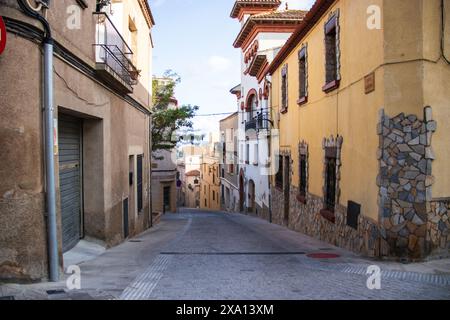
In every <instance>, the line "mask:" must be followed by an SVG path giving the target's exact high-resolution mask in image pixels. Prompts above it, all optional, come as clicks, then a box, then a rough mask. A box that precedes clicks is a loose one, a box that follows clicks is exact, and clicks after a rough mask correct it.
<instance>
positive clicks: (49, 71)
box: [18, 0, 59, 282]
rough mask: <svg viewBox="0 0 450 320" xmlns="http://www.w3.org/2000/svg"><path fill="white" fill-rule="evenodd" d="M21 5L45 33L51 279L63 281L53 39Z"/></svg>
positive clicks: (21, 2) (46, 26)
mask: <svg viewBox="0 0 450 320" xmlns="http://www.w3.org/2000/svg"><path fill="white" fill-rule="evenodd" d="M18 3H19V7H20V8H21V9H22V11H23V12H24V13H25V14H26V15H27V16H29V17H32V18H34V19H36V20H38V21H39V22H41V23H42V26H43V28H44V32H45V36H44V40H43V43H42V45H43V48H44V60H43V62H44V101H43V102H44V118H45V129H44V140H45V164H46V168H45V169H46V170H45V182H46V191H47V192H46V200H47V237H48V259H49V279H50V281H52V282H58V281H59V255H58V235H57V223H56V185H55V159H54V141H53V139H54V137H53V38H52V34H51V29H50V25H49V23H48V21H47V20H46V19H45V18H44V17H43V16H41V15H40V14H38V13H37V12H36V11H34V10H32V9H31V8H30V7H29V4H28V2H27V1H26V0H18Z"/></svg>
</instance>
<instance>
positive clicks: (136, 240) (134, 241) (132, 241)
mask: <svg viewBox="0 0 450 320" xmlns="http://www.w3.org/2000/svg"><path fill="white" fill-rule="evenodd" d="M128 242H142V240H128Z"/></svg>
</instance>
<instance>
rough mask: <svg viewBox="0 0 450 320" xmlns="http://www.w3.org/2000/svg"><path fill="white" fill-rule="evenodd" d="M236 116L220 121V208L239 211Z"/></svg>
mask: <svg viewBox="0 0 450 320" xmlns="http://www.w3.org/2000/svg"><path fill="white" fill-rule="evenodd" d="M239 87H240V86H239ZM238 117H239V115H238V113H237V112H235V113H233V114H232V115H230V116H228V117H226V118H225V119H222V120H221V121H220V134H221V144H222V160H221V162H220V184H221V187H220V198H221V208H222V209H223V210H225V211H230V212H237V211H239V186H238V175H239V167H238V143H237V131H238Z"/></svg>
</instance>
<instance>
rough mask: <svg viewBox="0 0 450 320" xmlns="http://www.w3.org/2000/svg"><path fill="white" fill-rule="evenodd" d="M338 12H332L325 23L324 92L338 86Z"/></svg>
mask: <svg viewBox="0 0 450 320" xmlns="http://www.w3.org/2000/svg"><path fill="white" fill-rule="evenodd" d="M338 20H339V12H336V13H334V14H333V15H332V16H331V17H330V19H329V20H328V22H327V23H326V24H325V86H324V87H323V88H322V90H323V91H325V92H327V93H328V92H330V91H333V90H334V89H336V88H338V87H339V81H340V74H339V69H340V68H339V67H340V65H339V55H340V52H339V23H338Z"/></svg>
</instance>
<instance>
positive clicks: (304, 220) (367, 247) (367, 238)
mask: <svg viewBox="0 0 450 320" xmlns="http://www.w3.org/2000/svg"><path fill="white" fill-rule="evenodd" d="M297 195H298V188H297V187H294V186H291V195H290V211H289V223H288V226H287V227H289V228H290V229H292V230H294V231H297V232H301V233H303V234H306V235H309V236H311V237H314V238H317V239H320V240H322V241H325V242H328V243H330V244H333V245H336V246H339V247H341V248H345V249H348V250H351V251H354V252H356V253H361V254H363V255H366V256H370V257H377V256H378V253H379V247H380V246H379V240H380V236H379V235H380V233H379V228H378V226H377V223H376V222H375V221H373V220H371V219H369V218H366V217H364V216H363V215H360V216H359V218H358V228H357V229H353V228H351V227H349V226H347V208H346V207H344V206H342V205H337V206H336V210H335V216H336V221H335V223H332V222H330V221H329V220H327V219H325V218H324V217H322V215H321V214H320V211H321V210H322V209H323V208H324V202H323V198H322V197H319V196H316V195H313V194H310V193H307V195H306V201H305V202H306V203H303V202H302V201H299V200H298V199H297ZM283 203H284V196H283V192H282V191H280V190H279V189H276V188H272V216H273V222H274V223H277V224H280V225H283V223H284V221H283Z"/></svg>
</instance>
